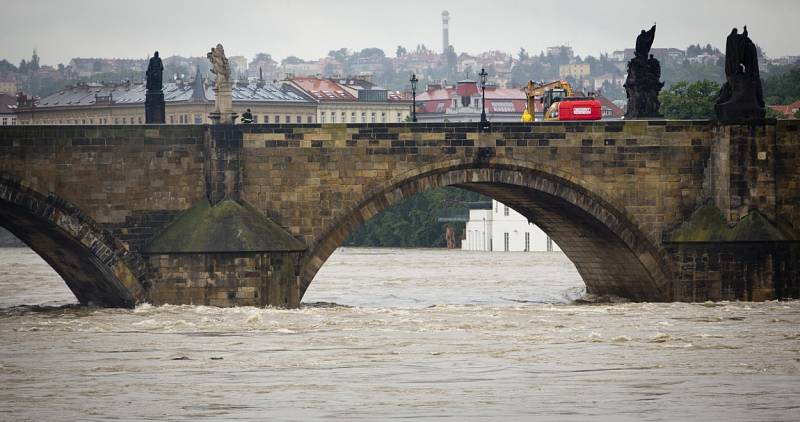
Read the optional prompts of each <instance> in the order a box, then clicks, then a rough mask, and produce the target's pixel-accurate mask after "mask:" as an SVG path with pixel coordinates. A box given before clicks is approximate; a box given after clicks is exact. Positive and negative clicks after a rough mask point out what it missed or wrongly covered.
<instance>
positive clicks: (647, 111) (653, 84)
mask: <svg viewBox="0 0 800 422" xmlns="http://www.w3.org/2000/svg"><path fill="white" fill-rule="evenodd" d="M655 38H656V26H655V25H653V27H652V28H650V30H649V31H645V30H642V32H641V34H639V36H638V37H636V51H635V53H634V58H633V59H632V60H631V61H630V62H628V78H627V79H626V80H625V92H626V93H627V95H628V111H627V112H626V113H625V118H626V119H647V118H660V117H663V116H662V115H661V114H660V113H659V109H660V108H661V102H660V101H659V100H658V93H659V92H660V91H661V88H663V87H664V83H663V82H661V64H660V63H659V62H658V60H657V59H656V58H655V57H653V55H652V54H650V48H651V47H652V46H653V41H654V40H655Z"/></svg>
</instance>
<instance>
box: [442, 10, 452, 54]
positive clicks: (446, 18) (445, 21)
mask: <svg viewBox="0 0 800 422" xmlns="http://www.w3.org/2000/svg"><path fill="white" fill-rule="evenodd" d="M449 28H450V12H448V11H447V10H445V11H443V12H442V55H445V54H447V49H448V47H450V33H449Z"/></svg>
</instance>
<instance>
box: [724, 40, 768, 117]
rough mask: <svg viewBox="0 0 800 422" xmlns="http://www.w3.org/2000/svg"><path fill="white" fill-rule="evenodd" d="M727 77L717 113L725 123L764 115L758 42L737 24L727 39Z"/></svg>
mask: <svg viewBox="0 0 800 422" xmlns="http://www.w3.org/2000/svg"><path fill="white" fill-rule="evenodd" d="M725 79H726V82H725V84H724V85H722V89H720V91H719V98H718V99H717V103H716V104H715V105H714V114H715V116H716V118H717V121H719V122H720V123H722V124H736V123H746V122H748V121H753V120H760V119H764V117H765V116H766V108H765V105H764V93H763V91H762V88H761V77H760V76H759V72H758V52H757V49H756V45H755V44H754V43H753V41H752V40H751V39H750V37H749V36H748V34H747V26H745V27H744V32H743V33H742V34H739V30H738V29H736V28H733V30H732V31H731V33H730V34H729V35H728V39H727V41H726V43H725Z"/></svg>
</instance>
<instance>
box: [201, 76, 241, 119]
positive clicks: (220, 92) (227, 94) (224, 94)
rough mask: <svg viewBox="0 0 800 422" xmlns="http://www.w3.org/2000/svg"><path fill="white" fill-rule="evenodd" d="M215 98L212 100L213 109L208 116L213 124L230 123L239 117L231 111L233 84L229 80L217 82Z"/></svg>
mask: <svg viewBox="0 0 800 422" xmlns="http://www.w3.org/2000/svg"><path fill="white" fill-rule="evenodd" d="M214 91H215V92H216V100H215V102H214V104H215V106H216V107H215V109H214V111H213V112H211V114H209V115H208V117H209V118H210V119H211V122H212V123H213V124H215V125H232V124H234V123H235V122H236V118H237V117H239V115H237V114H236V113H235V112H234V111H233V84H232V83H230V82H222V83H218V84H217V88H216V89H215V90H214Z"/></svg>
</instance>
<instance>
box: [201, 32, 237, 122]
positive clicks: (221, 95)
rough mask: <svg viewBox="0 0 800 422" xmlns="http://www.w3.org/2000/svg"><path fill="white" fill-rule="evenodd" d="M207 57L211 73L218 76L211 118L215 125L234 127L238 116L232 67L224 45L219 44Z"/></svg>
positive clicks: (212, 48)
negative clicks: (235, 105) (234, 109)
mask: <svg viewBox="0 0 800 422" xmlns="http://www.w3.org/2000/svg"><path fill="white" fill-rule="evenodd" d="M206 57H207V58H208V60H209V61H210V62H211V73H213V74H215V75H217V83H216V88H215V91H216V101H215V108H214V111H213V112H212V113H211V114H210V116H209V117H210V118H211V121H212V122H213V123H214V124H229V125H232V124H233V123H234V122H235V121H236V118H237V117H238V116H237V115H236V113H235V112H234V111H233V83H231V67H230V64H229V63H228V58H227V57H225V49H224V48H222V44H217V46H216V47H211V51H210V52H208V54H206Z"/></svg>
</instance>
